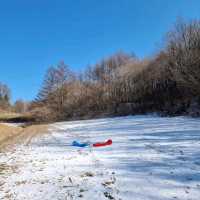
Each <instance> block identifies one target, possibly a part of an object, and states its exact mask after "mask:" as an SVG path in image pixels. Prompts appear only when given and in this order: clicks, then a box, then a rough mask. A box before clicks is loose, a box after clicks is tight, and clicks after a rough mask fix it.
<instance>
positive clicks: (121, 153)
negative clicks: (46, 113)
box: [0, 116, 200, 200]
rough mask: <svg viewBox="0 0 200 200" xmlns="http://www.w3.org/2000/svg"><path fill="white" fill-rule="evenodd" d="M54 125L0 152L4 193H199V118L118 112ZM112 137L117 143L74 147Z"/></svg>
mask: <svg viewBox="0 0 200 200" xmlns="http://www.w3.org/2000/svg"><path fill="white" fill-rule="evenodd" d="M49 131H50V133H51V134H48V135H41V134H40V135H37V137H31V138H29V140H28V141H29V142H28V143H27V141H25V142H24V144H21V145H16V146H15V148H14V150H12V151H9V152H6V153H1V156H0V173H1V176H0V198H1V199H10V200H14V199H15V200H21V199H24V200H29V199H32V200H36V199H37V200H39V199H43V200H49V199H54V200H56V199H69V200H77V199H85V200H88V199H92V200H96V199H98V200H108V199H115V200H120V199H123V200H126V199H127V200H130V199H133V197H134V200H155V199H156V200H169V199H180V200H188V199H192V200H199V196H200V176H199V170H200V163H199V155H200V152H199V149H200V143H199V141H200V123H199V120H198V119H190V118H184V117H176V118H160V117H155V116H135V117H119V118H107V119H98V120H87V121H73V122H62V123H56V124H52V125H50V128H49ZM41 133H42V131H41ZM108 138H111V139H112V140H113V145H111V146H107V147H102V148H91V147H87V148H78V147H73V146H71V143H72V141H74V140H77V141H80V142H85V141H89V142H91V143H94V142H98V141H104V140H107V139H108Z"/></svg>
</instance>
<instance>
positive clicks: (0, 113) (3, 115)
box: [0, 110, 21, 121]
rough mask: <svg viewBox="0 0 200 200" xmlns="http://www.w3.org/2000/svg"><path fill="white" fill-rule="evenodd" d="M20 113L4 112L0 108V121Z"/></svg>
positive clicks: (17, 115)
mask: <svg viewBox="0 0 200 200" xmlns="http://www.w3.org/2000/svg"><path fill="white" fill-rule="evenodd" d="M20 116H21V115H20V114H17V113H12V112H5V111H2V110H0V121H1V120H5V119H12V118H16V117H20Z"/></svg>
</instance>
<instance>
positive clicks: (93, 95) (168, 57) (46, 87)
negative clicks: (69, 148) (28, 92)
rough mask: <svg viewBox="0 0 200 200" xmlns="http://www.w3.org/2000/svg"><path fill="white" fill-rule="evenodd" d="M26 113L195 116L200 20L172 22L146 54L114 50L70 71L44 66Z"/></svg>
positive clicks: (199, 111)
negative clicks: (153, 51)
mask: <svg viewBox="0 0 200 200" xmlns="http://www.w3.org/2000/svg"><path fill="white" fill-rule="evenodd" d="M30 108H31V112H32V114H33V115H34V116H35V118H36V119H38V120H43V121H55V120H64V119H80V118H91V117H99V116H117V115H128V114H144V113H149V112H156V113H160V114H162V115H183V114H185V115H192V116H199V115H200V21H199V20H193V21H190V22H186V21H180V20H179V21H177V22H176V24H175V26H174V28H173V29H172V30H171V31H170V32H168V33H167V34H166V37H165V41H164V46H163V48H162V49H161V50H160V51H159V52H157V53H156V54H155V55H154V56H152V57H151V58H144V59H139V58H137V57H136V56H135V55H133V54H129V53H125V52H122V51H120V52H117V53H115V54H114V55H112V56H109V57H107V58H104V59H102V60H101V61H100V62H98V63H96V64H94V65H90V66H87V67H86V70H85V71H84V72H83V73H78V74H77V73H74V72H73V71H72V70H71V69H70V67H69V66H68V65H66V64H65V63H64V62H61V63H59V64H58V65H56V66H52V67H50V68H49V69H48V71H47V73H46V75H45V77H44V82H43V84H42V87H41V89H40V91H39V93H38V95H37V98H36V99H35V100H34V101H33V102H32V103H31V107H30Z"/></svg>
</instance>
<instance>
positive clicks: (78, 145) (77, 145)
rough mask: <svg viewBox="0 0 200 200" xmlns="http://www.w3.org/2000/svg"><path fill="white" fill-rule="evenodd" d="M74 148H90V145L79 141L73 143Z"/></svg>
mask: <svg viewBox="0 0 200 200" xmlns="http://www.w3.org/2000/svg"><path fill="white" fill-rule="evenodd" d="M72 146H74V147H87V146H89V144H88V143H79V142H77V141H73V142H72Z"/></svg>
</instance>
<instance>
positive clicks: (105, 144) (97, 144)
mask: <svg viewBox="0 0 200 200" xmlns="http://www.w3.org/2000/svg"><path fill="white" fill-rule="evenodd" d="M111 144H112V140H107V141H106V142H97V143H95V144H93V147H104V146H108V145H111Z"/></svg>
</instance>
